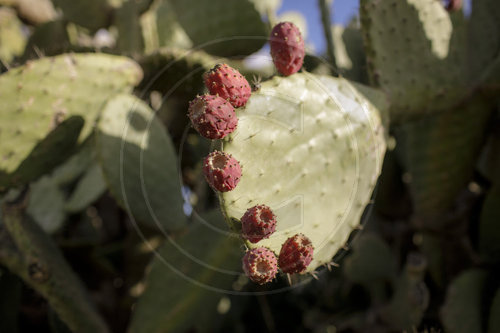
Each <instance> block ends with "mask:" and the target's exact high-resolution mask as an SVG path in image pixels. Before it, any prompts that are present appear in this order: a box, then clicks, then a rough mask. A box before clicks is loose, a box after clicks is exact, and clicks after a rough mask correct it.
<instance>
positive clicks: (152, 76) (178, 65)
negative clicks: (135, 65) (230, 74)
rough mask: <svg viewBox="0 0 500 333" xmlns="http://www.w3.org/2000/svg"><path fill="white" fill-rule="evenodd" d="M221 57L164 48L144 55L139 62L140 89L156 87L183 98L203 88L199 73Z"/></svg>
mask: <svg viewBox="0 0 500 333" xmlns="http://www.w3.org/2000/svg"><path fill="white" fill-rule="evenodd" d="M218 60H219V61H220V59H217V58H214V57H212V56H210V55H208V54H207V53H205V52H204V51H187V50H182V49H177V48H163V49H160V50H157V51H156V52H154V53H152V54H149V55H146V56H144V57H143V58H142V59H141V60H139V64H140V65H141V66H142V68H143V70H144V80H143V81H142V83H141V84H140V86H139V87H140V88H141V89H144V90H157V91H160V92H162V93H163V94H166V95H167V97H170V95H174V96H177V97H180V98H183V99H186V100H190V99H192V98H193V94H196V93H200V92H201V91H202V89H203V87H204V85H203V80H200V77H201V75H202V74H203V73H204V72H205V71H206V70H208V69H210V68H211V67H213V66H214V65H215V64H216V63H218Z"/></svg>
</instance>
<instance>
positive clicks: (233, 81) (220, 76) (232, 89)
mask: <svg viewBox="0 0 500 333" xmlns="http://www.w3.org/2000/svg"><path fill="white" fill-rule="evenodd" d="M203 81H204V82H205V86H206V87H207V89H208V91H210V94H212V95H219V96H220V97H222V98H224V99H226V100H228V101H229V103H231V105H232V106H234V107H235V108H238V107H240V106H243V105H245V104H246V102H247V100H248V98H250V94H251V93H252V91H251V89H250V84H248V81H247V79H245V77H244V76H243V75H241V74H240V72H238V70H236V69H234V68H232V67H231V66H228V65H226V64H218V65H216V66H215V67H214V68H212V69H211V70H209V71H208V72H206V73H205V74H203Z"/></svg>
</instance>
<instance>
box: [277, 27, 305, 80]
mask: <svg viewBox="0 0 500 333" xmlns="http://www.w3.org/2000/svg"><path fill="white" fill-rule="evenodd" d="M270 44H271V57H272V58H273V62H274V66H276V69H277V70H278V72H280V73H281V74H283V75H285V76H289V75H292V74H293V73H296V72H297V71H298V70H299V69H300V68H301V67H302V64H303V62H304V56H305V48H304V39H303V38H302V35H301V33H300V30H299V28H297V26H296V25H295V24H293V23H291V22H281V23H278V24H277V25H275V26H274V28H273V30H272V31H271V37H270Z"/></svg>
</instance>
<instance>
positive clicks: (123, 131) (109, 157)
mask: <svg viewBox="0 0 500 333" xmlns="http://www.w3.org/2000/svg"><path fill="white" fill-rule="evenodd" d="M96 144H97V151H98V159H99V161H100V163H101V166H102V168H103V171H104V176H105V179H106V182H107V183H108V187H109V190H110V191H111V194H112V195H113V196H114V197H115V198H116V199H117V201H118V202H119V203H120V204H121V205H122V206H123V207H124V208H125V209H126V210H127V211H128V212H129V213H130V214H131V215H132V216H133V217H134V219H135V221H137V222H142V223H144V224H145V225H148V226H150V227H152V228H156V229H160V230H162V231H165V230H172V229H179V228H182V227H184V226H185V225H186V217H185V215H184V213H183V211H182V204H183V201H182V196H181V188H180V178H179V173H178V171H177V157H176V155H175V150H174V147H173V144H172V141H171V140H170V137H169V136H168V135H167V133H166V129H165V127H164V126H163V125H162V124H161V122H160V121H159V120H158V118H156V116H155V114H154V112H153V111H152V110H151V109H150V108H149V107H148V106H147V105H146V104H145V103H144V102H142V101H141V100H140V99H138V98H136V97H134V96H130V95H119V96H117V97H115V98H113V99H112V100H110V101H109V102H108V104H107V105H106V107H105V109H104V111H103V114H102V117H101V120H100V121H99V124H98V132H97V137H96Z"/></svg>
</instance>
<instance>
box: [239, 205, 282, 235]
mask: <svg viewBox="0 0 500 333" xmlns="http://www.w3.org/2000/svg"><path fill="white" fill-rule="evenodd" d="M275 230H276V215H274V213H273V211H272V210H271V208H269V207H268V206H266V205H256V206H253V207H251V208H249V209H248V210H247V211H246V212H245V214H244V215H243V217H242V218H241V234H242V236H243V238H245V239H248V240H249V241H250V242H252V243H257V242H258V241H260V240H261V239H264V238H269V236H270V235H271V234H272V233H273V232H274V231H275Z"/></svg>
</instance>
